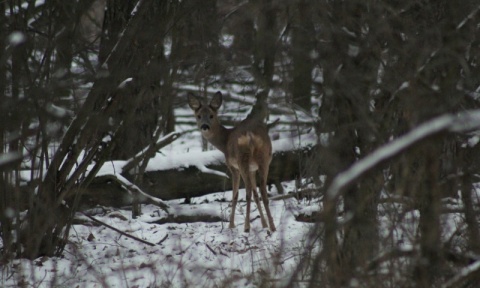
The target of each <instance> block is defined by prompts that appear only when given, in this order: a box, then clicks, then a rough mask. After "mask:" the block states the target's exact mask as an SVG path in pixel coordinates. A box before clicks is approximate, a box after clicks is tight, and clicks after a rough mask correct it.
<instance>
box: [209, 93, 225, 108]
mask: <svg viewBox="0 0 480 288" xmlns="http://www.w3.org/2000/svg"><path fill="white" fill-rule="evenodd" d="M222 97H223V96H222V92H220V91H218V92H217V93H215V95H213V98H212V101H210V107H212V109H213V110H218V108H220V106H222V101H223V100H222Z"/></svg>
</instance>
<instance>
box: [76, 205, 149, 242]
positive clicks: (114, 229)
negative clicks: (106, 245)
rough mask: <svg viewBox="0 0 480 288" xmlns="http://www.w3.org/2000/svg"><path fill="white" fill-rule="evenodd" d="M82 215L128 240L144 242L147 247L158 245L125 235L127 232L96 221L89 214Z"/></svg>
mask: <svg viewBox="0 0 480 288" xmlns="http://www.w3.org/2000/svg"><path fill="white" fill-rule="evenodd" d="M82 214H83V215H84V216H86V217H88V218H89V219H90V220H92V221H93V222H95V223H98V224H100V225H103V226H105V227H107V228H110V229H112V230H113V231H115V232H118V233H120V234H122V235H123V236H126V237H128V238H131V239H133V240H137V241H138V242H142V243H144V244H147V245H150V246H155V245H156V244H154V243H151V242H148V241H145V240H143V239H140V238H138V237H135V236H133V235H130V234H127V233H125V232H123V231H121V230H118V229H117V228H115V227H113V226H110V225H108V224H107V223H105V222H102V221H100V220H98V219H96V218H94V217H92V216H90V215H87V214H85V213H83V212H82Z"/></svg>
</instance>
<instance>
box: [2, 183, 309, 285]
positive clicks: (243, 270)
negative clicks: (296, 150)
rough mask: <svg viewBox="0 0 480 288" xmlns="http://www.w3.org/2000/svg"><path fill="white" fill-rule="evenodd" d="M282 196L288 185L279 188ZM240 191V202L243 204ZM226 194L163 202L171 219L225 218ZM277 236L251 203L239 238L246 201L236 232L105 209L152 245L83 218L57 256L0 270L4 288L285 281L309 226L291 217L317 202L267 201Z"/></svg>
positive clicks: (112, 221) (150, 210) (152, 212)
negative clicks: (248, 228)
mask: <svg viewBox="0 0 480 288" xmlns="http://www.w3.org/2000/svg"><path fill="white" fill-rule="evenodd" d="M284 185H285V186H286V190H287V191H288V190H289V189H290V190H291V189H294V187H293V183H284ZM244 192H245V191H244V190H243V189H242V190H241V194H240V199H244V197H245V195H244ZM230 200H231V192H221V193H215V194H210V195H207V196H204V197H199V198H195V199H194V203H193V204H188V205H187V204H181V202H182V201H180V200H176V201H169V202H167V203H168V204H169V205H170V206H171V209H172V212H173V214H182V215H188V214H208V215H217V216H220V217H221V218H223V219H228V215H229V213H230V207H229V204H230ZM270 203H271V204H270V206H271V210H272V213H273V215H274V219H275V224H276V225H277V227H278V228H277V229H278V231H277V232H275V233H270V232H269V231H268V230H266V229H263V228H261V224H260V220H259V218H258V217H257V216H258V213H257V210H256V207H255V205H253V206H252V207H254V208H253V212H252V219H256V220H254V221H253V222H252V229H251V231H250V233H244V232H243V223H244V215H245V213H244V212H245V205H246V203H245V202H240V203H239V205H237V211H236V225H237V227H236V228H235V229H229V228H228V222H225V221H224V222H213V223H204V222H196V223H186V224H176V223H168V224H162V225H160V224H155V223H154V222H155V221H156V220H158V219H160V218H162V217H164V216H166V214H165V212H164V211H162V210H161V209H159V208H158V207H156V206H153V205H144V206H143V207H142V210H143V215H142V216H141V217H140V218H138V219H132V218H131V212H130V211H126V210H120V209H111V208H110V209H107V210H105V211H104V213H102V214H101V215H96V216H95V218H97V219H98V220H100V221H103V222H105V223H107V224H109V225H111V226H114V227H116V228H118V229H120V230H121V231H124V232H126V233H128V234H131V235H134V236H136V237H138V238H141V239H144V240H146V241H148V242H152V243H155V244H156V245H155V246H149V245H147V244H144V243H141V242H139V241H136V240H134V239H131V238H127V237H126V236H122V235H121V234H119V233H117V232H115V231H113V230H111V229H109V228H107V227H105V226H97V225H95V223H93V222H92V221H90V220H89V219H88V218H86V217H82V216H80V217H79V218H83V219H84V220H85V222H84V223H82V224H77V225H74V226H73V228H72V230H71V235H70V238H69V244H68V245H67V249H66V251H65V253H64V255H63V257H61V258H48V257H44V258H40V259H36V260H35V261H32V262H31V261H28V260H15V261H13V262H12V263H9V265H8V267H4V268H3V269H2V273H3V274H2V277H1V282H0V286H2V287H18V286H24V285H26V286H28V287H187V286H190V287H234V286H241V287H256V286H258V285H259V284H260V282H261V281H263V280H268V281H270V282H271V281H274V283H275V282H277V281H283V280H285V279H287V278H288V275H289V274H290V273H291V272H292V271H293V270H294V268H295V266H296V265H297V263H298V261H299V259H300V257H302V253H304V248H305V245H306V241H307V238H308V237H307V234H308V231H309V229H310V227H311V225H312V224H307V223H302V222H297V221H296V220H295V218H294V216H295V215H296V214H297V213H298V212H299V211H301V210H302V209H305V207H306V206H307V207H308V206H313V207H318V204H315V203H313V202H312V203H310V202H305V201H300V202H299V201H298V200H296V199H294V198H290V199H287V200H277V201H271V202H270Z"/></svg>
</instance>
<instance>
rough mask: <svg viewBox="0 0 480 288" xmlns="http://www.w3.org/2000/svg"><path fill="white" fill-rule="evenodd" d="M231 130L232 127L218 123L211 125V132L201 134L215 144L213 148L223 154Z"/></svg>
mask: <svg viewBox="0 0 480 288" xmlns="http://www.w3.org/2000/svg"><path fill="white" fill-rule="evenodd" d="M231 131H232V129H228V128H225V127H224V126H223V125H221V124H219V125H216V126H213V127H212V131H211V133H209V134H208V135H203V136H204V137H205V139H207V141H208V142H210V143H211V144H212V145H213V146H215V148H217V149H218V150H220V151H222V152H223V154H226V153H227V141H228V136H229V135H230V132H231Z"/></svg>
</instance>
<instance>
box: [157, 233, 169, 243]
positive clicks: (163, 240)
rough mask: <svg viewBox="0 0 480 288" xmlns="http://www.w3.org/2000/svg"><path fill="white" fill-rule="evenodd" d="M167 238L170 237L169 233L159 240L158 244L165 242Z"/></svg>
mask: <svg viewBox="0 0 480 288" xmlns="http://www.w3.org/2000/svg"><path fill="white" fill-rule="evenodd" d="M167 238H168V234H167V235H165V237H163V239H162V240H160V241H158V243H157V245H160V244H162V243H163V242H165V240H167Z"/></svg>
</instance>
